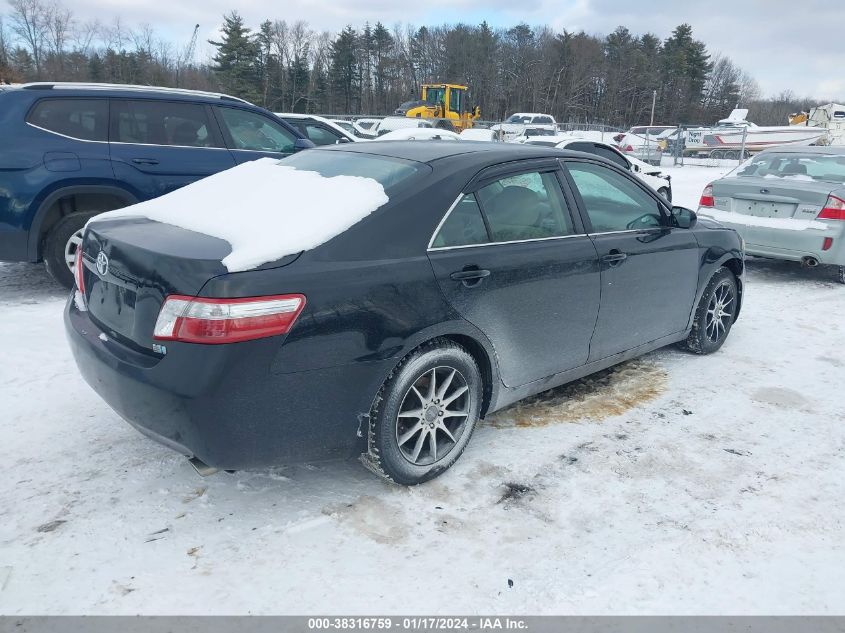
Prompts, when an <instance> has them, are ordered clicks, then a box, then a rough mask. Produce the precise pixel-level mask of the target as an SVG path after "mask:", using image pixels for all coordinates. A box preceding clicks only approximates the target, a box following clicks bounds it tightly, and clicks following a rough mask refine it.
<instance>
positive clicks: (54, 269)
mask: <svg viewBox="0 0 845 633" xmlns="http://www.w3.org/2000/svg"><path fill="white" fill-rule="evenodd" d="M95 215H96V214H95V213H71V214H70V215H66V216H65V217H63V218H62V219H61V220H59V221H58V222H56V224H55V225H54V226H53V228H52V229H50V232H49V233H47V238H46V239H45V240H44V265H45V266H46V267H47V272H48V273H50V276H51V277H52V278H53V279H55V280H56V281H58V282H59V283H60V284H62V285H63V286H64V287H65V288H73V284H74V280H73V264H74V259H75V257H76V248H77V247H78V246H79V245H80V244H81V243H82V231H83V229H84V228H85V223H86V222H88V220H90V219H91V218H92V217H94V216H95Z"/></svg>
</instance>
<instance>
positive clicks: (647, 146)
mask: <svg viewBox="0 0 845 633" xmlns="http://www.w3.org/2000/svg"><path fill="white" fill-rule="evenodd" d="M674 129H676V126H669V125H651V126H648V125H640V126H636V127H632V128H631V129H630V130H628V131H627V132H626V133H625V134H623V135H621V137H620V136H616V137H615V138H616V139H617V146H616V147H617V149H619V150H620V151H621V152H622V153H624V154H627V155H628V156H634V157H636V158H639V159H640V160H644V161H645V162H647V163H651V164H652V165H659V164H660V160H661V159H662V158H663V150H662V149H661V148H660V143H659V141H658V138H657V137H658V136H660V135H661V134H662V133H663V132H665V131H666V130H674Z"/></svg>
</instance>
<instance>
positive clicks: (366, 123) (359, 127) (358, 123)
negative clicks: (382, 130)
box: [352, 117, 381, 139]
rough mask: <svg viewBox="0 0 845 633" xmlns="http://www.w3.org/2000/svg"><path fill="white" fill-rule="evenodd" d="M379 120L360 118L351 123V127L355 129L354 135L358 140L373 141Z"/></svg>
mask: <svg viewBox="0 0 845 633" xmlns="http://www.w3.org/2000/svg"><path fill="white" fill-rule="evenodd" d="M379 121H381V119H372V118H367V117H360V118H357V119H355V120H354V121H352V127H354V128H355V135H356V136H358V138H363V139H373V138H375V137H376V132H375V129H376V126H377V125H378V124H379Z"/></svg>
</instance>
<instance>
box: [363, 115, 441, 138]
mask: <svg viewBox="0 0 845 633" xmlns="http://www.w3.org/2000/svg"><path fill="white" fill-rule="evenodd" d="M420 127H427V128H433V127H434V126H433V125H432V124H431V121H428V120H427V119H416V118H411V117H405V116H388V117H385V118H383V119H382V120H381V121H379V122H378V125H376V126H375V128H373V131H374V132H375V136H376V137H378V136H383V135H385V134H387V133H388V132H393V131H394V130H402V129H405V128H420Z"/></svg>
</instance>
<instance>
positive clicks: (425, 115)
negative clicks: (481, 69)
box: [394, 84, 481, 132]
mask: <svg viewBox="0 0 845 633" xmlns="http://www.w3.org/2000/svg"><path fill="white" fill-rule="evenodd" d="M421 96H422V98H421V99H420V100H419V101H406V102H405V103H403V104H402V105H400V106H399V107H398V108H396V111H395V112H394V114H397V115H399V116H406V117H410V118H417V119H438V121H437V123H435V127H443V128H447V129H449V128H454V129H455V131H456V132H461V131H463V130H467V129H469V128H471V127H472V122H473V121H475V120H477V119H478V118H479V117H480V116H481V108H479V107H478V106H475V107H474V108H470V107H469V104H468V103H467V87H466V86H461V85H458V84H423V86H422V95H421Z"/></svg>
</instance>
